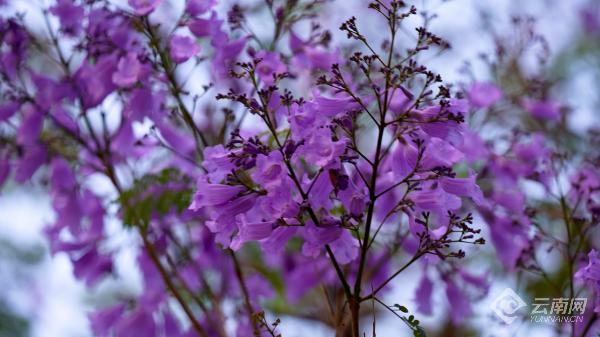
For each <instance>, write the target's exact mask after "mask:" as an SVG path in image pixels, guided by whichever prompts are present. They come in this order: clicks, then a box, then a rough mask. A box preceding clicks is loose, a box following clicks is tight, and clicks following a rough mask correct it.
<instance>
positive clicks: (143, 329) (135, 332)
mask: <svg viewBox="0 0 600 337" xmlns="http://www.w3.org/2000/svg"><path fill="white" fill-rule="evenodd" d="M138 336H147V337H155V336H156V323H155V322H154V319H153V318H152V312H149V311H148V310H146V309H144V308H138V309H137V310H136V311H134V312H133V313H130V314H129V315H128V316H126V317H123V318H121V319H120V320H119V321H118V322H117V323H116V325H115V337H138Z"/></svg>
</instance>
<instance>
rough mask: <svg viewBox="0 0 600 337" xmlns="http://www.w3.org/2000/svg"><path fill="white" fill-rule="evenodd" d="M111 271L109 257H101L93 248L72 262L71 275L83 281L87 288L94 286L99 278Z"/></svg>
mask: <svg viewBox="0 0 600 337" xmlns="http://www.w3.org/2000/svg"><path fill="white" fill-rule="evenodd" d="M110 271H112V259H111V257H110V256H107V255H101V254H100V253H98V251H97V250H96V249H95V248H92V249H90V250H89V251H88V252H86V253H84V254H83V255H82V256H80V257H79V258H77V259H74V260H73V274H74V275H75V277H77V278H78V279H81V280H84V281H85V283H86V285H87V286H88V287H90V286H93V285H95V284H96V283H97V282H98V281H99V280H100V278H101V277H103V276H104V275H106V274H107V273H109V272H110Z"/></svg>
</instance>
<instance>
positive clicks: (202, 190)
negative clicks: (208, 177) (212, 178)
mask: <svg viewBox="0 0 600 337" xmlns="http://www.w3.org/2000/svg"><path fill="white" fill-rule="evenodd" d="M197 187H198V191H197V192H196V194H194V200H193V202H192V204H191V205H190V209H192V210H197V209H199V208H201V207H205V206H218V205H222V204H225V203H226V202H228V201H230V200H231V199H233V197H235V196H237V195H238V194H240V193H241V192H242V191H244V190H245V188H244V187H242V186H231V185H223V184H211V183H208V182H207V181H205V180H204V179H202V178H201V179H200V180H199V181H198V185H197Z"/></svg>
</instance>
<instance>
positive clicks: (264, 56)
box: [256, 51, 287, 84]
mask: <svg viewBox="0 0 600 337" xmlns="http://www.w3.org/2000/svg"><path fill="white" fill-rule="evenodd" d="M256 58H257V59H260V60H261V61H260V63H259V64H258V66H257V67H256V72H257V74H258V75H259V77H260V79H261V80H262V81H263V82H265V84H272V83H273V75H274V74H282V73H284V72H286V70H287V67H286V65H285V63H283V62H282V61H281V58H280V57H279V53H276V52H267V51H260V52H258V53H257V54H256Z"/></svg>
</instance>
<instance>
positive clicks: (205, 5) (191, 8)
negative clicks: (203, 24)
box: [185, 0, 217, 16]
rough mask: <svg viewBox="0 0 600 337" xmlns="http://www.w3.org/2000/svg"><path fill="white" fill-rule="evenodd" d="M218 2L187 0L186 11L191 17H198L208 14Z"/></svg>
mask: <svg viewBox="0 0 600 337" xmlns="http://www.w3.org/2000/svg"><path fill="white" fill-rule="evenodd" d="M216 3H217V0H187V1H186V3H185V11H186V12H187V13H188V14H189V15H191V16H198V15H201V14H204V13H206V12H208V11H209V10H210V9H211V8H212V7H214V5H215V4H216Z"/></svg>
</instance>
